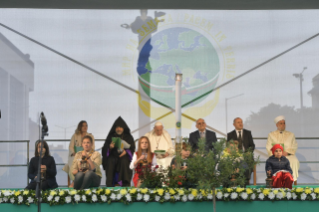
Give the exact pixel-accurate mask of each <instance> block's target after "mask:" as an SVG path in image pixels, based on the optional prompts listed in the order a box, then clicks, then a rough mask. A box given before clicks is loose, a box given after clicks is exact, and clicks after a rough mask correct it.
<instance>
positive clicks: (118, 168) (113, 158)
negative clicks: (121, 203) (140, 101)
mask: <svg viewBox="0 0 319 212" xmlns="http://www.w3.org/2000/svg"><path fill="white" fill-rule="evenodd" d="M115 137H119V138H121V140H122V141H125V142H126V143H127V144H128V145H130V147H129V148H127V149H124V150H122V151H120V150H119V149H117V147H115V146H114V143H113V142H112V138H115ZM134 152H135V142H134V139H133V136H132V135H131V131H130V128H129V127H128V126H127V124H126V123H125V121H124V120H123V119H122V118H121V117H119V118H118V119H117V120H116V121H115V122H114V124H113V126H112V128H111V130H110V132H109V134H108V136H107V137H106V140H105V143H104V146H103V148H102V157H103V158H102V165H103V168H104V170H105V175H106V186H107V187H114V185H117V184H119V185H121V186H123V187H127V186H130V183H131V179H132V170H131V169H130V168H129V166H130V162H131V160H132V155H133V154H134Z"/></svg>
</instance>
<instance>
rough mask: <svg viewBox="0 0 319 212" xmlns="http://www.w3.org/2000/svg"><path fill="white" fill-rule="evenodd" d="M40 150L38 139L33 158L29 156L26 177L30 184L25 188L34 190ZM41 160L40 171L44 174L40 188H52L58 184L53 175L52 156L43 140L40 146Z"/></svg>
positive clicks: (53, 164) (54, 171)
mask: <svg viewBox="0 0 319 212" xmlns="http://www.w3.org/2000/svg"><path fill="white" fill-rule="evenodd" d="M40 151H41V141H40V140H38V141H37V142H36V148H35V153H34V156H35V157H33V158H31V161H30V165H29V170H28V177H29V178H30V179H31V182H30V184H29V185H28V186H27V187H26V189H30V190H35V189H36V186H37V183H36V179H37V174H38V165H39V157H40ZM41 156H42V161H41V173H42V176H44V179H42V182H41V189H42V190H47V189H52V188H57V187H58V184H57V182H56V179H55V176H56V174H57V172H56V165H55V161H54V158H53V157H52V156H50V150H49V146H48V144H47V142H45V141H43V148H42V154H41Z"/></svg>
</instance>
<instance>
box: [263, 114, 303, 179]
mask: <svg viewBox="0 0 319 212" xmlns="http://www.w3.org/2000/svg"><path fill="white" fill-rule="evenodd" d="M275 124H276V126H277V130H275V131H273V132H271V133H269V135H268V140H267V144H266V149H267V152H268V155H269V156H271V155H272V151H271V148H272V147H273V145H275V144H281V146H282V147H283V149H284V151H283V152H282V155H283V156H285V157H286V158H287V159H288V160H289V162H290V166H291V169H292V172H293V173H292V175H293V177H294V181H295V185H296V184H297V178H298V170H299V167H300V163H299V160H298V158H297V157H296V155H295V154H296V151H297V149H298V144H297V141H296V138H295V135H294V134H293V133H292V132H289V131H286V121H285V117H284V116H278V117H276V118H275Z"/></svg>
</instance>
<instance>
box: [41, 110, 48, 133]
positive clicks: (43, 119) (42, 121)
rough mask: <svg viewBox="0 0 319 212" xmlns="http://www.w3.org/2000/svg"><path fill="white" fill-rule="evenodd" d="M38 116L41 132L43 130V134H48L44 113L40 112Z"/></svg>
mask: <svg viewBox="0 0 319 212" xmlns="http://www.w3.org/2000/svg"><path fill="white" fill-rule="evenodd" d="M40 116H41V124H42V130H43V131H44V132H48V131H49V127H48V125H47V119H46V118H45V115H44V113H43V112H41V114H40Z"/></svg>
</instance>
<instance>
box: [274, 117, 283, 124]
mask: <svg viewBox="0 0 319 212" xmlns="http://www.w3.org/2000/svg"><path fill="white" fill-rule="evenodd" d="M281 120H285V117H284V116H277V117H276V118H275V124H277V123H278V121H281Z"/></svg>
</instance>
